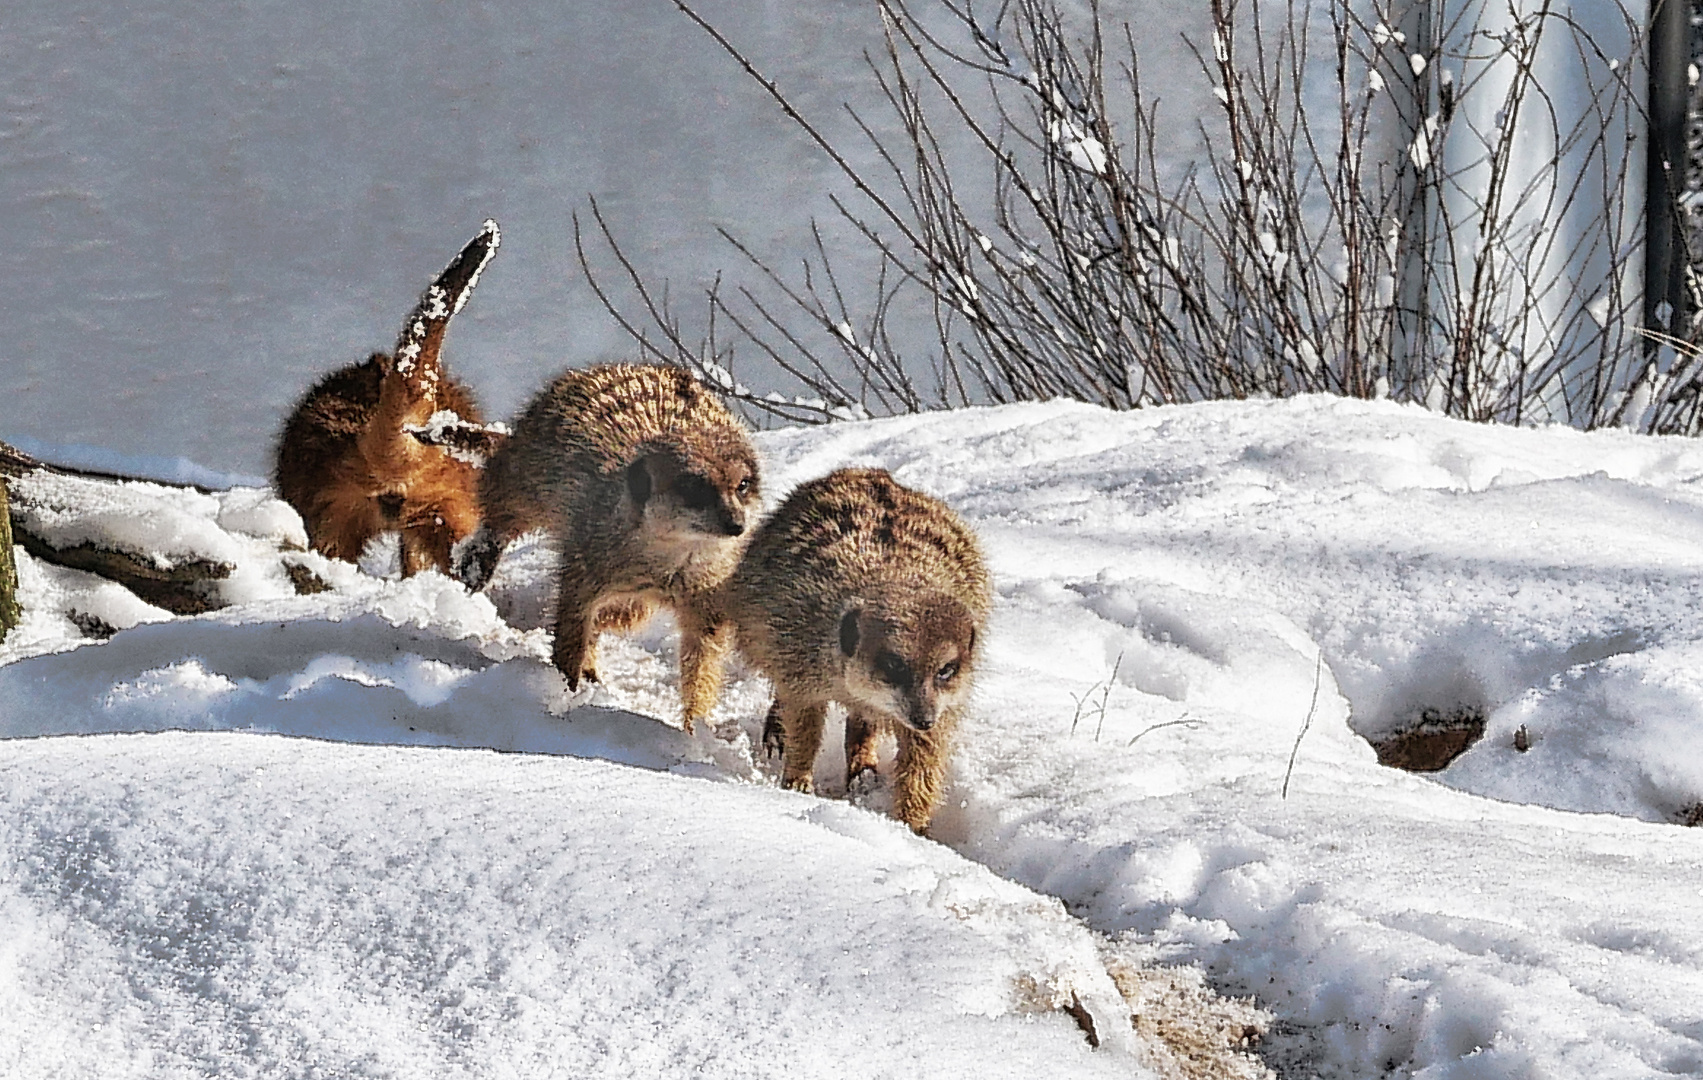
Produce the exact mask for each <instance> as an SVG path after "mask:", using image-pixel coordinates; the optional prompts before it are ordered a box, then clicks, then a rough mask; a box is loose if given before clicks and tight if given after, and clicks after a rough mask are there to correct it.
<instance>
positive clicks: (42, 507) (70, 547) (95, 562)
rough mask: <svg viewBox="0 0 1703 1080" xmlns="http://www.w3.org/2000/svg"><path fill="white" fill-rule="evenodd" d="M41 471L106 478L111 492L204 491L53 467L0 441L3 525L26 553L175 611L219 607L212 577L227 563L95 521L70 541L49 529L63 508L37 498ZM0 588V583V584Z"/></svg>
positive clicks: (226, 569)
mask: <svg viewBox="0 0 1703 1080" xmlns="http://www.w3.org/2000/svg"><path fill="white" fill-rule="evenodd" d="M47 477H67V478H73V479H75V480H80V481H85V482H88V483H91V484H111V485H114V488H115V490H116V489H117V488H118V487H119V486H120V485H125V484H152V485H155V486H157V487H162V488H177V489H180V490H185V491H196V492H200V493H203V494H205V493H207V491H208V489H206V488H203V487H200V486H199V485H195V484H179V483H171V482H168V481H160V480H143V479H142V478H139V477H132V476H123V475H120V474H117V473H106V472H97V471H95V470H89V469H74V468H67V467H64V466H59V465H52V464H49V463H47V462H43V461H39V460H37V459H36V458H34V457H31V456H30V455H29V454H26V453H24V452H23V451H21V450H19V449H17V448H16V447H13V446H9V445H7V444H5V443H3V442H0V478H3V479H4V480H5V483H4V484H3V485H0V486H3V487H5V488H6V489H8V495H9V496H10V498H9V500H8V502H9V505H8V506H7V514H6V524H7V527H8V530H9V532H10V533H11V537H10V538H9V539H10V540H15V541H16V543H17V544H18V545H19V546H21V547H22V548H23V549H24V550H25V551H26V552H28V553H29V554H30V556H31V557H32V558H36V559H40V560H42V561H43V562H48V563H53V564H54V565H56V566H64V567H68V568H70V569H72V570H82V571H85V572H87V573H91V574H98V575H100V576H101V577H104V578H107V579H109V580H112V581H116V582H117V583H118V584H120V585H123V586H124V587H125V588H127V589H129V590H130V591H131V592H133V593H135V594H136V595H137V596H138V597H140V598H141V599H143V600H145V601H147V602H148V603H150V604H153V605H154V606H155V607H160V608H164V609H165V610H167V611H170V612H172V613H173V614H177V615H195V614H200V613H201V612H204V611H211V610H213V609H215V608H220V607H223V606H225V601H224V600H223V598H222V597H221V596H220V595H219V589H218V582H219V581H221V580H223V579H225V578H228V577H229V576H230V575H231V573H232V572H233V571H234V570H235V567H234V566H233V565H232V564H231V563H229V562H225V561H222V560H217V559H209V558H204V557H199V556H197V555H195V554H193V553H180V554H175V555H173V556H171V557H166V556H163V555H162V554H161V553H160V552H158V551H149V550H143V549H142V548H140V547H138V546H136V545H134V544H130V543H126V542H125V541H124V540H123V539H122V538H120V537H115V536H112V535H100V534H99V530H100V525H99V522H98V521H97V522H95V523H94V524H91V525H86V526H85V527H84V531H89V530H94V531H95V532H96V533H97V535H93V536H89V537H86V538H78V539H75V540H72V541H70V542H67V540H66V539H65V536H64V535H63V533H62V532H61V534H59V535H56V534H55V531H54V530H53V529H51V528H47V527H44V522H45V520H46V519H47V518H48V516H49V515H51V514H59V515H60V516H63V513H64V507H63V506H59V505H49V501H48V500H45V499H43V498H41V497H39V489H40V488H41V486H42V485H41V484H39V483H37V481H40V480H42V479H43V478H47ZM5 553H6V561H7V562H8V563H9V562H11V554H12V545H11V543H10V542H8V543H6V544H5ZM0 576H3V572H0ZM0 588H4V586H3V585H0ZM15 590H16V575H15V573H14V574H13V577H12V585H11V592H12V594H13V595H14V596H15ZM14 604H15V599H14ZM0 608H3V605H0ZM3 617H4V611H3V610H0V621H3Z"/></svg>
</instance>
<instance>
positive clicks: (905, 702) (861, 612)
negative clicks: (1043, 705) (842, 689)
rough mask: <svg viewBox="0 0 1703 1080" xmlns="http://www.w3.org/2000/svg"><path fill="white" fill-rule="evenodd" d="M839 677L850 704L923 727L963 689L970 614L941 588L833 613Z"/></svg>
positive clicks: (960, 697) (969, 657)
mask: <svg viewBox="0 0 1703 1080" xmlns="http://www.w3.org/2000/svg"><path fill="white" fill-rule="evenodd" d="M839 629H840V640H839V647H840V655H841V656H842V657H843V658H844V660H845V683H846V688H847V690H848V692H849V694H850V696H851V697H852V698H853V699H854V700H853V701H850V702H846V704H848V705H856V706H859V707H861V708H864V709H868V710H870V711H872V712H875V713H878V714H880V715H882V716H885V717H887V718H888V719H890V720H893V721H895V722H898V723H902V724H904V725H905V726H907V727H910V728H912V729H914V730H916V731H927V730H928V729H929V728H931V727H933V726H934V724H935V722H936V721H938V720H939V719H940V717H941V714H942V713H944V712H945V711H946V710H947V709H949V708H953V707H956V706H959V705H962V704H963V701H964V698H965V697H966V696H968V694H969V688H970V673H971V670H972V668H973V667H974V665H975V657H976V636H977V635H976V620H975V618H974V617H973V616H972V615H971V613H970V610H969V608H967V607H965V606H964V604H963V603H962V602H961V601H959V600H958V599H957V598H955V597H952V596H947V595H944V594H941V593H934V594H923V595H920V596H907V597H902V598H901V599H899V600H898V602H897V603H887V604H882V605H879V606H876V605H869V606H861V605H854V606H852V607H849V608H847V609H846V611H845V613H844V614H843V615H842V616H841V617H840V628H839Z"/></svg>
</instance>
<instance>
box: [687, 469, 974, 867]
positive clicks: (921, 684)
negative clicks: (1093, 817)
mask: <svg viewBox="0 0 1703 1080" xmlns="http://www.w3.org/2000/svg"><path fill="white" fill-rule="evenodd" d="M990 603H991V594H990V590H989V586H988V575H987V569H986V567H985V566H984V564H983V561H982V556H981V552H980V550H979V549H978V547H977V544H976V538H975V534H974V533H972V532H971V531H970V529H969V527H968V526H966V525H965V524H964V522H963V521H962V520H961V519H960V518H959V517H958V515H957V514H955V513H953V512H952V510H951V509H950V508H949V507H947V506H946V504H945V503H942V502H941V501H940V500H938V499H935V498H932V497H931V496H928V495H924V494H922V493H921V492H917V491H913V490H911V489H910V488H907V487H905V486H903V485H901V484H900V483H898V482H897V481H896V480H894V479H893V478H892V476H890V475H888V473H887V472H886V471H885V470H883V469H841V470H839V471H838V472H834V473H830V474H829V475H827V476H825V477H822V478H821V479H819V480H812V481H810V482H809V483H806V484H804V485H802V486H800V487H799V488H798V489H797V490H795V491H794V492H793V493H792V494H791V495H789V496H788V497H787V499H786V501H785V502H783V503H782V504H781V506H780V507H779V509H777V510H776V511H775V513H774V514H773V516H771V517H770V518H769V519H768V520H767V521H766V522H764V523H763V524H762V525H761V526H759V527H758V529H757V531H756V532H755V533H754V534H753V535H752V538H751V543H750V545H749V546H748V547H747V548H746V552H745V558H744V560H743V561H742V562H741V563H740V565H739V569H738V570H737V571H735V572H734V575H733V577H732V578H730V579H729V581H728V583H727V586H726V587H725V589H724V590H723V593H722V599H721V605H722V606H721V611H722V612H723V614H724V617H725V618H727V619H728V620H730V622H731V623H732V625H733V626H734V627H735V628H736V630H737V636H738V643H739V649H740V652H741V653H743V654H744V655H745V657H746V658H747V659H748V660H749V661H750V662H751V663H752V664H753V666H755V667H756V668H758V669H759V670H760V671H762V672H763V674H765V675H766V676H768V678H769V679H770V681H771V682H773V683H774V687H775V700H774V704H773V706H772V707H771V708H770V710H769V717H768V722H767V724H766V725H765V729H764V739H763V741H764V743H765V745H766V746H769V747H770V749H771V750H773V749H777V746H776V745H775V744H777V743H778V744H779V746H778V749H779V750H780V752H781V753H782V755H783V763H782V772H781V783H782V784H783V785H784V786H785V787H787V788H790V789H792V790H794V791H805V792H808V791H811V790H812V788H813V778H812V776H811V772H812V766H813V765H814V763H815V760H816V753H817V751H818V750H819V749H820V747H821V744H822V721H823V715H824V712H825V711H826V708H827V705H828V703H829V702H831V701H837V702H839V703H840V704H841V705H843V706H844V707H845V709H846V737H845V753H846V778H847V781H848V782H850V781H854V780H856V779H857V778H858V776H859V775H860V774H862V773H864V772H866V771H873V770H874V769H875V768H876V744H877V740H878V738H879V737H880V735H881V734H882V733H883V732H884V731H892V732H893V733H894V734H895V735H896V736H897V737H898V742H899V757H898V764H897V769H896V775H895V777H894V798H893V811H894V814H895V816H897V817H898V818H899V819H900V820H901V821H903V822H905V824H907V825H909V826H910V827H911V828H912V829H913V830H915V831H916V832H919V833H920V832H922V831H923V830H924V829H925V828H927V826H928V823H929V820H930V818H932V817H933V815H934V810H935V806H936V805H937V804H938V803H939V801H940V789H941V784H942V782H943V781H944V777H945V769H946V760H947V755H948V754H949V753H950V751H951V743H952V738H953V732H954V729H955V728H956V727H957V725H958V720H959V716H960V715H961V713H962V711H963V709H964V707H965V705H966V704H967V703H968V700H969V696H970V683H971V679H972V676H973V674H974V671H975V666H976V661H977V659H978V657H979V652H978V647H979V646H980V644H981V636H982V627H983V625H984V624H985V622H986V620H987V614H988V608H989V606H990Z"/></svg>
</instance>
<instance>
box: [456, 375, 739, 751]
mask: <svg viewBox="0 0 1703 1080" xmlns="http://www.w3.org/2000/svg"><path fill="white" fill-rule="evenodd" d="M758 484H759V479H758V463H757V452H756V449H755V448H754V447H753V446H752V445H751V439H750V436H749V435H748V434H747V433H746V431H745V428H744V426H743V425H742V424H740V422H739V421H738V420H737V419H736V418H735V417H734V416H733V414H732V413H730V412H729V411H728V410H727V407H726V406H725V405H723V404H722V403H721V401H719V400H718V399H717V398H716V397H715V395H714V394H712V393H711V392H710V391H709V390H708V389H707V388H705V387H704V385H703V384H702V383H700V382H698V380H696V379H694V378H693V377H692V376H691V374H690V373H689V372H687V371H685V370H683V369H681V368H674V367H652V366H643V365H629V364H611V365H606V366H602V367H594V368H589V369H585V370H579V371H568V372H565V373H563V374H562V375H561V376H559V377H558V378H557V379H556V380H555V381H554V382H552V383H551V384H550V385H549V386H547V387H545V389H544V390H543V391H542V392H541V393H539V394H538V396H537V397H535V398H534V399H533V400H532V402H531V404H529V405H528V406H527V407H526V409H525V410H524V411H523V412H522V413H521V415H520V418H519V419H518V420H516V421H515V423H514V433H513V434H512V435H511V436H510V437H509V439H508V441H507V442H506V443H505V444H504V445H503V446H502V447H501V448H500V449H499V450H498V451H497V452H496V453H495V454H494V455H493V456H492V457H491V460H490V462H489V463H488V464H487V466H486V468H485V475H484V479H483V481H482V482H481V485H480V495H481V499H482V501H483V504H484V507H485V524H484V527H483V528H482V529H481V531H480V535H479V537H478V538H476V539H475V540H474V541H472V542H470V544H469V546H468V550H467V552H466V558H465V561H464V565H463V566H462V571H463V574H462V576H463V580H464V581H467V582H468V584H469V585H470V586H472V587H474V588H478V587H480V586H482V585H483V584H484V583H485V581H487V580H489V577H490V573H491V570H492V568H493V567H494V566H495V564H496V560H497V557H498V555H500V553H501V551H502V547H503V545H505V544H507V543H508V542H509V541H511V540H513V539H514V538H515V537H517V536H519V535H520V534H522V533H524V532H528V531H531V530H534V529H543V530H546V531H548V532H549V533H551V534H552V535H553V536H554V538H555V540H556V542H557V543H558V544H559V545H560V546H561V563H560V570H559V573H558V600H557V609H556V642H555V648H554V660H555V663H556V666H557V668H559V669H560V670H561V672H562V674H563V675H564V676H566V677H567V680H568V685H569V686H570V687H574V688H577V687H578V686H579V681H580V680H581V679H582V678H585V679H596V678H597V667H596V653H595V650H596V638H597V634H598V633H600V632H602V631H604V630H615V631H622V630H630V629H633V628H635V627H637V626H639V625H641V624H642V623H643V622H644V621H645V620H646V619H648V618H649V617H650V615H651V613H652V612H653V611H654V610H655V609H656V607H657V606H659V605H665V606H667V607H669V608H671V609H673V611H674V613H675V615H676V617H677V618H678V619H679V622H680V635H681V637H680V672H681V678H680V681H681V699H682V701H683V703H684V705H685V719H686V729H687V730H688V731H690V730H692V727H693V721H694V720H695V719H697V718H698V717H701V716H703V715H704V714H705V713H707V712H708V711H709V709H710V707H711V706H712V705H713V704H714V682H715V680H714V678H713V677H712V678H711V680H710V682H709V683H708V684H705V682H704V681H703V674H704V672H705V671H706V670H707V671H710V672H712V673H713V672H714V671H716V670H719V667H720V664H721V656H722V653H723V652H724V651H725V649H726V645H727V639H728V635H727V634H726V633H724V632H722V631H721V630H720V629H719V627H718V625H717V624H716V623H715V622H714V621H713V620H711V619H710V617H709V615H708V612H707V609H706V607H705V604H704V602H703V601H704V598H705V597H706V596H708V595H709V594H710V593H712V592H713V591H714V590H715V589H716V588H717V587H718V586H720V585H721V583H722V582H723V581H724V580H725V579H726V578H727V576H728V574H730V573H732V572H733V568H734V566H735V565H736V564H737V563H738V560H739V555H740V552H741V551H742V550H743V548H744V544H745V539H746V534H747V532H748V530H749V526H750V525H751V523H752V522H753V520H754V519H755V516H756V511H757V508H758V505H759V491H758ZM706 693H707V695H708V696H706Z"/></svg>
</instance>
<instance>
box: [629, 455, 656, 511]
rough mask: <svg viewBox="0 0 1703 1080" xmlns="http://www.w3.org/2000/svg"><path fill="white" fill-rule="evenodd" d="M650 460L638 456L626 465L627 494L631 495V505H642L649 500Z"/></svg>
mask: <svg viewBox="0 0 1703 1080" xmlns="http://www.w3.org/2000/svg"><path fill="white" fill-rule="evenodd" d="M650 488H651V483H650V460H649V459H648V458H639V459H638V460H637V461H635V462H633V463H632V464H631V465H629V466H627V494H629V495H631V496H632V497H633V505H634V506H637V507H641V508H642V507H643V506H644V504H645V503H647V502H649V501H650Z"/></svg>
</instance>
